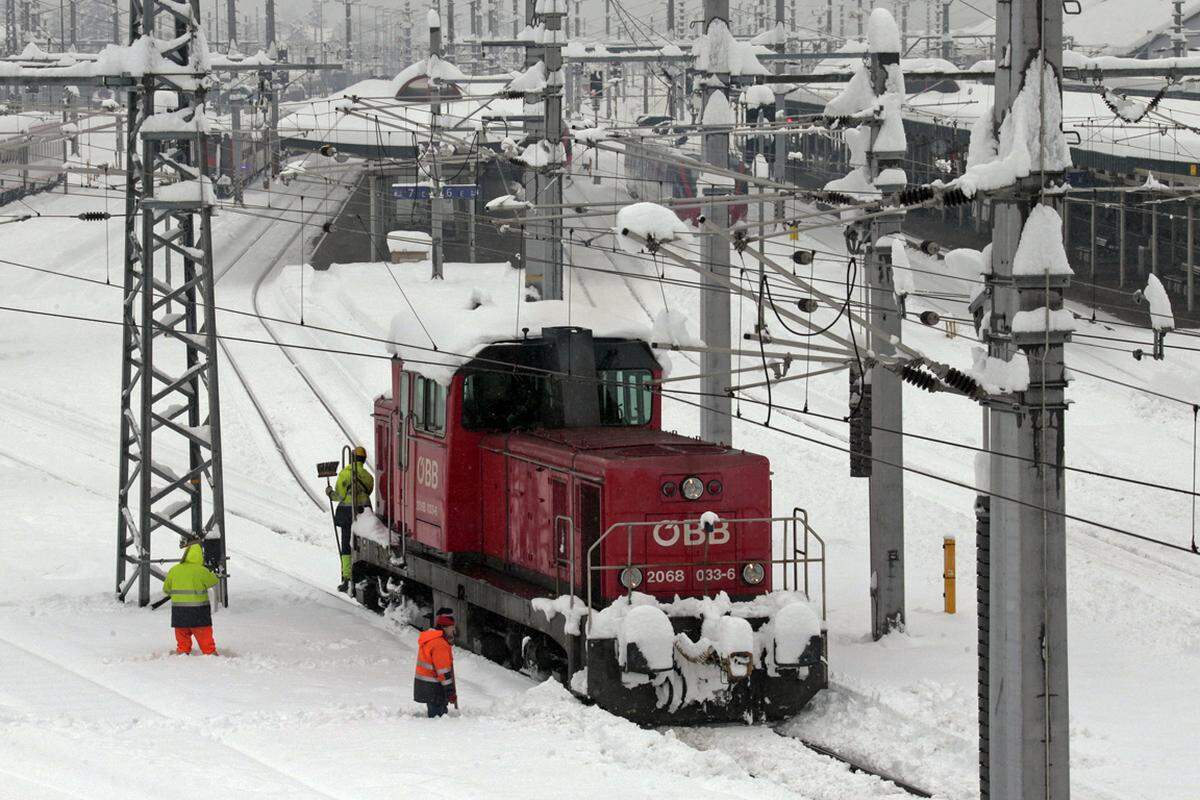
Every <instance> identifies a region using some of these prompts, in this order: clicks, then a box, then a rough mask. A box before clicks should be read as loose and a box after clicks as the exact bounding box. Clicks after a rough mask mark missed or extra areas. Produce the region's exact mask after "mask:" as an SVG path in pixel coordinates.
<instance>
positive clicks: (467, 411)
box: [352, 327, 827, 724]
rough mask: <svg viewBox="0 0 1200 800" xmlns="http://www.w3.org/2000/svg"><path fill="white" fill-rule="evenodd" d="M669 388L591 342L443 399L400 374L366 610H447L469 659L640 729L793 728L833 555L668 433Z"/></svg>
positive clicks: (380, 426) (646, 366)
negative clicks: (781, 722) (499, 666)
mask: <svg viewBox="0 0 1200 800" xmlns="http://www.w3.org/2000/svg"><path fill="white" fill-rule="evenodd" d="M662 372H663V370H662V367H661V365H660V364H659V362H658V360H657V359H656V358H655V356H654V352H653V350H652V349H651V347H650V346H648V344H647V343H646V342H644V341H640V340H637V339H629V338H618V337H607V336H600V335H595V334H594V333H593V331H592V330H588V329H583V328H577V327H546V328H544V329H542V330H541V331H540V332H531V333H528V334H527V335H526V337H525V338H522V339H520V340H516V341H495V342H494V343H492V344H488V345H486V346H483V347H482V349H479V350H478V351H477V352H475V354H474V355H473V357H471V358H470V360H469V361H467V362H465V363H464V364H463V365H462V366H461V367H460V368H458V369H457V371H456V372H454V374H453V378H452V380H450V381H449V382H448V384H446V385H444V384H443V383H439V382H437V381H435V380H434V379H433V378H430V377H427V376H426V375H425V374H423V373H422V367H421V365H420V364H416V363H414V364H409V363H406V362H405V361H404V360H403V359H402V358H401V357H398V356H397V357H395V358H394V359H393V362H392V373H391V387H390V392H388V393H386V394H385V395H382V396H380V397H379V398H378V399H377V400H376V401H375V407H374V414H373V418H374V430H375V441H374V445H375V451H376V464H377V468H378V480H377V482H376V487H377V488H376V496H375V498H374V509H375V515H370V514H367V515H364V518H363V519H360V520H359V521H358V522H357V523H356V524H355V527H354V532H355V536H354V541H353V559H352V564H353V567H352V569H353V581H352V585H353V589H352V591H353V592H354V594H355V596H356V598H357V599H358V600H359V601H360V602H361V603H363V604H364V605H366V606H368V607H370V608H373V609H376V610H380V609H382V608H384V607H386V606H387V605H389V604H393V605H394V604H403V605H406V606H407V607H409V608H411V607H412V604H414V603H415V604H416V606H417V607H419V608H421V609H422V610H423V612H424V613H430V612H431V611H432V610H434V609H440V608H443V607H446V608H451V609H453V610H454V611H455V614H456V619H457V621H458V627H459V633H460V636H459V638H460V642H462V643H463V644H464V645H465V646H466V647H468V648H470V649H471V650H474V651H476V652H478V653H481V654H483V655H484V656H486V657H488V658H490V659H492V660H495V661H498V662H500V663H503V664H506V665H508V666H510V667H512V668H515V669H522V670H524V671H527V672H529V673H531V674H536V675H553V676H555V677H557V678H558V679H559V680H561V681H563V682H564V683H566V684H567V686H568V687H569V688H570V689H571V691H573V692H574V693H575V694H577V695H578V696H579V697H581V698H585V699H586V700H588V701H591V702H595V703H597V704H599V705H600V706H601V707H603V708H606V709H609V710H611V711H613V712H614V713H618V714H621V715H623V716H626V717H628V718H630V719H633V720H635V721H638V722H640V723H643V724H687V723H698V722H708V721H713V720H754V719H780V718H783V717H786V716H788V715H791V714H794V713H795V712H796V711H798V710H799V709H800V708H801V707H802V706H803V705H804V704H805V703H806V702H807V701H808V700H809V699H810V698H811V697H812V696H813V695H814V694H815V693H816V692H818V691H819V690H820V689H821V688H823V687H824V686H825V685H826V683H827V666H826V646H825V633H824V624H823V620H824V544H823V543H822V542H821V540H820V538H819V536H818V535H817V534H816V532H815V531H814V530H813V529H812V527H811V526H810V524H809V521H808V518H807V514H806V513H805V512H804V511H802V510H801V509H795V510H792V511H790V512H789V513H787V514H784V515H775V514H774V513H773V511H772V500H771V471H770V466H769V464H768V462H767V459H766V458H764V457H763V456H760V455H755V454H753V453H749V452H745V451H742V450H738V449H736V448H733V447H727V446H724V445H718V444H710V443H707V442H704V441H699V440H696V439H691V438H688V437H685V436H681V435H678V434H675V433H668V432H666V431H664V430H663V429H662V398H661V395H660V393H659V391H658V390H657V388H656V383H655V382H656V380H657V379H659V378H660V377H661V376H662ZM810 595H811V598H810ZM812 600H817V601H819V602H812Z"/></svg>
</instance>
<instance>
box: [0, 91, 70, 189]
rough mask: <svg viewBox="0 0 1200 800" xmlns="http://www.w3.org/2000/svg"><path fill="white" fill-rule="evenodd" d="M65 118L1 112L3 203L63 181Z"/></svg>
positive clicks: (0, 142) (0, 180) (45, 114)
mask: <svg viewBox="0 0 1200 800" xmlns="http://www.w3.org/2000/svg"><path fill="white" fill-rule="evenodd" d="M62 165H63V132H62V120H61V118H60V117H59V115H57V114H50V113H43V112H39V111H25V112H21V113H15V114H0V204H3V203H10V202H12V201H13V200H15V199H16V198H17V197H23V196H25V195H28V194H33V193H35V192H40V191H44V190H46V189H49V188H51V187H54V186H58V185H59V184H61V183H62V180H63V173H62Z"/></svg>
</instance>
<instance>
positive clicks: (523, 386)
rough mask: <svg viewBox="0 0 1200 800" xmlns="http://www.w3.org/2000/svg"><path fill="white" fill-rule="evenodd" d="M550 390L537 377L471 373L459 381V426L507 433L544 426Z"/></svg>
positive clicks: (551, 398) (550, 401)
mask: <svg viewBox="0 0 1200 800" xmlns="http://www.w3.org/2000/svg"><path fill="white" fill-rule="evenodd" d="M553 392H554V387H553V385H552V384H551V383H550V381H548V380H546V379H545V378H544V377H542V376H540V375H530V374H527V373H525V374H522V373H517V372H472V373H470V374H468V375H467V377H466V378H465V379H464V381H463V410H462V424H463V427H464V428H467V429H468V430H501V431H511V430H518V429H521V428H538V427H543V426H545V425H546V424H547V420H549V419H550V416H551V410H552V409H553V408H554V405H555V402H554V394H553Z"/></svg>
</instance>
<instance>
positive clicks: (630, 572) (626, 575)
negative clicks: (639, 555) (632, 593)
mask: <svg viewBox="0 0 1200 800" xmlns="http://www.w3.org/2000/svg"><path fill="white" fill-rule="evenodd" d="M620 581H621V585H622V586H624V587H625V588H626V589H636V588H637V587H639V586H641V585H642V571H641V570H640V569H638V568H637V567H626V568H625V569H623V570H621V575H620Z"/></svg>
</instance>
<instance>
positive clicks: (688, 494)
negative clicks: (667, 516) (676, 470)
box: [679, 476, 704, 500]
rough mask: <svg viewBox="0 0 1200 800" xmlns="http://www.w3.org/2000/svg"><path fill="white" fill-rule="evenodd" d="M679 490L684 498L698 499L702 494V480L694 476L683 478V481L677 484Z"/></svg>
mask: <svg viewBox="0 0 1200 800" xmlns="http://www.w3.org/2000/svg"><path fill="white" fill-rule="evenodd" d="M679 491H680V492H681V493H682V494H683V496H684V498H685V499H688V500H698V499H700V495H702V494H704V481H702V480H700V479H699V478H697V477H695V476H693V477H691V478H684V479H683V482H682V483H680V484H679Z"/></svg>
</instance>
